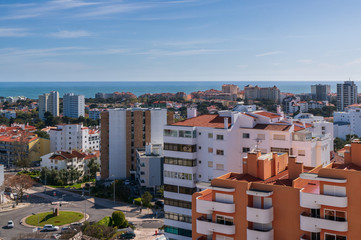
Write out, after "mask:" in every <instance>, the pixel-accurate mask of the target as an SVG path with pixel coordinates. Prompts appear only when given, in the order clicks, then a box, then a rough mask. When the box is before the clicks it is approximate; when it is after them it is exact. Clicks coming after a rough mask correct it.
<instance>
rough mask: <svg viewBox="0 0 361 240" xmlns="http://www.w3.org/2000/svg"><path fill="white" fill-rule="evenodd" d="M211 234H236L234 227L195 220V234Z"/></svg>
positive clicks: (202, 219)
mask: <svg viewBox="0 0 361 240" xmlns="http://www.w3.org/2000/svg"><path fill="white" fill-rule="evenodd" d="M213 232H216V233H223V234H226V235H233V234H235V233H236V227H235V225H225V224H219V223H215V222H212V221H210V220H207V219H204V218H198V219H197V233H199V234H204V235H211V234H212V233H213Z"/></svg>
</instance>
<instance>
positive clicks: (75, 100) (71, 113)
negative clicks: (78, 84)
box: [63, 93, 85, 118]
mask: <svg viewBox="0 0 361 240" xmlns="http://www.w3.org/2000/svg"><path fill="white" fill-rule="evenodd" d="M63 114H64V116H66V117H71V118H78V117H80V116H83V117H85V98H84V95H74V93H66V94H64V96H63Z"/></svg>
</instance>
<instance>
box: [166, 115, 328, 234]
mask: <svg viewBox="0 0 361 240" xmlns="http://www.w3.org/2000/svg"><path fill="white" fill-rule="evenodd" d="M210 116H212V115H210ZM187 121H188V122H187ZM222 121H224V124H222ZM204 122H205V120H204V118H203V117H202V116H200V117H199V123H200V124H198V123H197V122H196V120H195V119H194V118H193V119H188V120H185V121H184V125H183V126H181V124H180V123H177V124H174V125H169V126H166V127H165V131H164V133H165V136H164V157H165V158H164V173H166V172H174V174H172V175H171V176H172V177H167V176H166V175H165V176H164V185H165V191H164V198H165V199H166V200H167V199H176V200H183V201H186V202H188V201H191V194H192V192H193V191H195V190H196V189H197V187H198V188H199V187H200V185H199V184H197V183H198V182H210V181H211V179H213V178H215V177H219V176H221V175H223V174H226V173H228V172H242V164H243V163H242V158H243V157H245V156H247V152H249V151H252V150H255V149H258V150H261V151H262V152H272V151H273V152H288V153H289V154H293V155H297V159H298V161H300V162H303V163H304V164H305V165H306V166H317V165H319V164H324V165H326V164H328V163H330V151H331V146H332V144H333V138H332V136H331V135H330V134H327V133H325V134H323V135H322V134H321V135H320V136H316V132H315V133H313V132H312V131H311V126H307V125H305V124H303V123H297V124H296V123H292V121H290V120H287V119H285V118H284V117H283V113H281V112H279V114H274V113H268V112H262V111H258V112H257V111H256V112H249V113H239V112H230V111H220V112H219V118H215V119H213V120H211V121H210V123H212V122H219V125H218V126H217V127H216V128H215V127H210V126H212V124H210V125H209V124H208V123H204ZM187 123H190V124H189V125H191V126H187ZM229 123H230V124H231V125H230V126H229ZM202 125H203V126H202ZM331 132H332V131H331ZM176 147H178V149H180V150H174V149H177V148H176ZM164 209H165V212H166V213H167V212H170V213H171V214H172V213H174V211H176V212H179V213H183V214H184V212H186V211H187V210H188V209H184V208H181V207H179V206H169V205H166V206H165V208H164ZM190 214H191V213H190ZM166 216H167V215H166ZM172 216H173V215H172ZM180 219H186V218H180ZM164 224H165V226H169V227H170V228H181V229H184V230H188V231H190V230H191V229H192V228H191V224H189V223H187V222H182V220H181V221H175V220H174V219H169V218H166V219H165V220H164ZM181 226H182V227H181ZM166 229H167V228H166ZM169 237H170V235H169ZM171 237H172V238H174V239H190V238H187V237H185V236H176V235H174V234H172V235H171Z"/></svg>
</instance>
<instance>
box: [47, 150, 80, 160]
mask: <svg viewBox="0 0 361 240" xmlns="http://www.w3.org/2000/svg"><path fill="white" fill-rule="evenodd" d="M86 156H87V154H85V153H82V152H78V151H75V150H73V151H71V152H68V151H59V152H55V153H54V154H53V155H52V156H51V157H50V159H56V160H65V159H71V158H85V157H86Z"/></svg>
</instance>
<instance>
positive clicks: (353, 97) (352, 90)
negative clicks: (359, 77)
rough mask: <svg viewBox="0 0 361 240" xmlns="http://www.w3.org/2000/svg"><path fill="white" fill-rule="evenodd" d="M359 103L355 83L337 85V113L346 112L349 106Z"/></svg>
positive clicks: (348, 82)
mask: <svg viewBox="0 0 361 240" xmlns="http://www.w3.org/2000/svg"><path fill="white" fill-rule="evenodd" d="M355 103H357V85H356V84H355V83H354V82H353V81H345V82H344V83H343V84H341V83H339V84H337V111H344V110H345V108H346V107H347V106H349V105H352V104H355Z"/></svg>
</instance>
